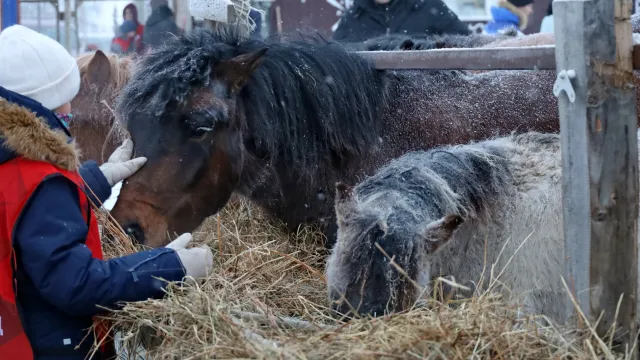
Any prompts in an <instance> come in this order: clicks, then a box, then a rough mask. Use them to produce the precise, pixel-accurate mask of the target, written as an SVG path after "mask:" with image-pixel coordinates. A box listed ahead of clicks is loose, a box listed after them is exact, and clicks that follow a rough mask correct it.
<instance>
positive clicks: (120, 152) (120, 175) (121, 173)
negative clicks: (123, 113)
mask: <svg viewBox="0 0 640 360" xmlns="http://www.w3.org/2000/svg"><path fill="white" fill-rule="evenodd" d="M132 155H133V142H132V141H131V140H129V139H127V140H125V141H124V143H123V144H122V145H120V147H119V148H117V149H116V150H115V151H114V152H113V154H111V156H110V157H109V160H107V162H106V163H104V164H102V166H100V170H102V173H103V174H104V177H105V178H107V181H108V182H109V185H110V186H111V187H113V186H114V185H115V184H117V183H119V182H120V181H122V180H125V179H126V178H128V177H129V176H131V175H133V174H135V173H136V171H138V170H139V169H140V168H141V167H142V165H144V163H145V162H147V158H145V157H139V158H135V159H131V156H132Z"/></svg>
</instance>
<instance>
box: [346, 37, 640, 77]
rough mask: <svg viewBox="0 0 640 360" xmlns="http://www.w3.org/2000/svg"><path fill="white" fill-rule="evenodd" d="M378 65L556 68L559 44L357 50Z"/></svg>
mask: <svg viewBox="0 0 640 360" xmlns="http://www.w3.org/2000/svg"><path fill="white" fill-rule="evenodd" d="M556 39H557V38H556ZM356 53H357V54H359V55H361V56H363V57H365V58H367V59H369V60H371V61H373V62H374V64H375V66H376V68H378V69H396V70H403V69H404V70H410V69H434V70H437V69H442V70H444V69H451V70H534V69H538V70H553V69H555V68H556V58H555V46H554V45H541V46H526V47H504V48H486V49H485V48H463V49H437V50H407V51H357V52H356ZM633 68H634V69H640V45H635V46H634V47H633Z"/></svg>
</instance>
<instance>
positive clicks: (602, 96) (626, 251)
mask: <svg viewBox="0 0 640 360" xmlns="http://www.w3.org/2000/svg"><path fill="white" fill-rule="evenodd" d="M553 13H554V22H555V24H554V26H555V37H556V62H557V65H556V71H557V73H558V74H559V75H560V74H561V73H562V71H563V70H572V72H570V73H569V75H573V74H575V78H574V79H573V80H572V81H571V83H572V84H571V85H569V86H567V84H568V82H566V81H565V82H564V85H562V84H563V82H562V81H558V82H556V85H557V86H558V87H557V88H556V90H560V89H567V90H568V92H569V93H571V92H572V91H575V98H574V101H571V98H572V96H568V94H567V93H564V94H562V93H560V94H559V101H558V102H559V109H560V119H561V121H560V132H561V137H562V161H563V163H562V166H563V187H562V188H563V206H564V228H565V230H564V233H565V259H566V277H565V279H566V280H567V283H568V285H569V286H570V287H571V288H572V291H574V294H575V297H576V299H577V300H578V301H579V304H580V307H581V309H582V310H583V312H584V313H585V314H586V315H587V316H589V317H590V318H591V319H590V320H592V321H593V320H594V319H597V318H598V316H600V315H601V313H603V314H602V315H603V318H602V319H601V320H600V323H599V326H598V329H597V330H598V333H599V334H600V335H604V334H605V333H606V331H608V330H609V329H610V328H611V326H612V325H613V324H614V321H615V322H616V324H617V325H618V326H619V328H618V332H617V334H619V333H620V332H623V333H624V338H623V339H622V340H623V342H624V344H625V345H627V346H629V349H630V348H631V347H632V344H634V341H635V334H636V288H637V285H638V267H637V264H638V249H637V242H638V146H637V128H638V127H637V117H636V107H635V96H636V95H635V94H636V93H635V88H634V84H633V72H632V46H633V42H632V37H631V23H630V21H629V20H630V16H631V0H586V1H585V0H555V1H554V2H553ZM557 94H558V93H557ZM621 296H622V302H621V304H620V307H619V313H618V317H617V318H615V319H614V316H615V312H616V309H617V308H618V302H619V300H620V297H621ZM568 306H570V305H569V304H568ZM572 313H574V312H573V311H572ZM632 358H634V359H635V358H636V356H635V355H634V356H632Z"/></svg>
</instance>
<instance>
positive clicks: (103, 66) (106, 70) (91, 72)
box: [87, 50, 111, 86]
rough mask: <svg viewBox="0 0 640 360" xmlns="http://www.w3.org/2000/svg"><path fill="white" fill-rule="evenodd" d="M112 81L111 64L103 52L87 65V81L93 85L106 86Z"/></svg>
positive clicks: (99, 52) (96, 53)
mask: <svg viewBox="0 0 640 360" xmlns="http://www.w3.org/2000/svg"><path fill="white" fill-rule="evenodd" d="M110 79H111V63H110V62H109V58H107V55H105V54H104V53H103V52H102V50H98V51H96V52H95V54H94V55H93V58H92V59H91V61H89V64H88V65H87V80H88V82H89V84H91V85H97V86H106V85H108V84H109V80H110Z"/></svg>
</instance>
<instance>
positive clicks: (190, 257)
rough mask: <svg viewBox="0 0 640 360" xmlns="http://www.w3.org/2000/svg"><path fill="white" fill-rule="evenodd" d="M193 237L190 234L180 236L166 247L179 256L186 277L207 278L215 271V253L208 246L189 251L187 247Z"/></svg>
mask: <svg viewBox="0 0 640 360" xmlns="http://www.w3.org/2000/svg"><path fill="white" fill-rule="evenodd" d="M192 239H193V237H192V236H191V234H190V233H185V234H182V235H180V236H179V237H178V238H177V239H175V240H173V241H172V242H171V243H169V245H167V246H166V247H168V248H170V249H173V250H175V251H176V253H177V254H178V258H180V262H182V266H184V268H185V270H186V273H187V274H186V275H187V276H191V277H193V278H202V277H207V276H208V275H209V274H210V273H211V271H212V270H213V253H212V252H211V248H210V247H208V246H207V245H202V246H200V247H197V248H191V249H187V248H186V247H187V245H188V244H189V243H190V242H191V240H192Z"/></svg>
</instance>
